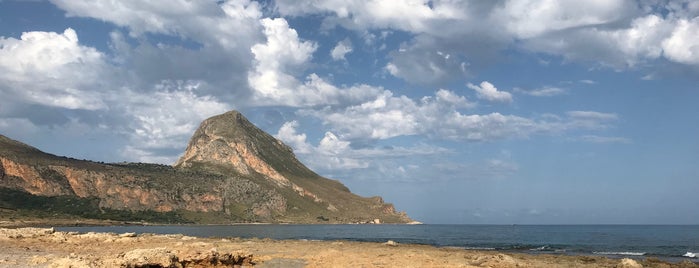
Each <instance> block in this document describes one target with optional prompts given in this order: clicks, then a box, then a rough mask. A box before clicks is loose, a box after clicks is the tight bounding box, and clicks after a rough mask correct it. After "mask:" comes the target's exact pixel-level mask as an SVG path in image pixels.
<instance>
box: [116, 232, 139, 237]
mask: <svg viewBox="0 0 699 268" xmlns="http://www.w3.org/2000/svg"><path fill="white" fill-rule="evenodd" d="M119 237H136V233H123V234H120V235H119Z"/></svg>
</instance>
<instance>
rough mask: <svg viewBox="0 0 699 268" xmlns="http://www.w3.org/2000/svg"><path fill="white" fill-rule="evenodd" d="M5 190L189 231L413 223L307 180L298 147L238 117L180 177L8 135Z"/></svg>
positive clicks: (201, 132)
mask: <svg viewBox="0 0 699 268" xmlns="http://www.w3.org/2000/svg"><path fill="white" fill-rule="evenodd" d="M2 189H5V190H3V191H18V192H21V193H26V194H27V195H29V196H30V198H31V197H37V198H38V199H36V200H38V201H36V202H34V203H37V202H38V203H41V202H46V201H45V200H49V199H41V198H39V197H57V198H56V199H50V200H52V201H51V202H58V203H60V202H66V205H65V206H64V205H62V204H52V205H51V206H50V207H51V209H57V207H56V206H58V209H59V210H61V211H63V210H65V211H68V212H70V211H71V210H90V209H92V210H95V212H94V213H93V212H90V213H85V211H81V214H80V215H82V216H85V215H88V216H95V215H96V216H98V217H107V216H105V215H104V214H105V211H117V212H118V211H125V212H134V213H136V212H139V213H140V212H143V211H150V212H153V213H156V214H157V213H176V215H177V217H179V219H180V220H182V221H186V222H216V223H229V222H295V223H313V222H337V223H348V222H373V221H374V219H379V220H380V221H381V222H409V221H410V219H409V218H408V217H407V216H406V215H405V214H404V213H397V212H396V211H395V209H394V207H393V205H391V204H386V203H384V202H383V200H382V199H381V198H380V197H374V198H363V197H359V196H357V195H354V194H352V193H351V192H350V191H349V190H348V189H347V188H346V187H345V186H344V185H342V184H341V183H340V182H338V181H334V180H329V179H326V178H323V177H321V176H319V175H317V174H316V173H314V172H313V171H311V170H309V169H308V168H307V167H305V166H304V165H303V164H302V163H301V162H300V161H299V160H298V159H296V157H295V156H294V154H293V151H292V149H291V148H290V147H288V146H286V145H285V144H284V143H282V142H281V141H279V140H277V139H275V138H274V137H272V136H271V135H269V134H267V133H265V132H263V131H262V130H260V129H258V128H257V127H255V126H254V125H253V124H252V123H250V122H249V121H248V120H247V119H246V118H245V117H244V116H243V115H242V114H240V113H238V112H236V111H231V112H228V113H225V114H222V115H217V116H214V117H212V118H209V119H207V120H205V121H204V122H202V123H201V126H200V127H199V129H197V130H196V132H195V133H194V135H193V137H192V139H191V140H190V142H189V144H188V146H187V149H186V151H185V152H184V155H183V156H182V157H181V158H180V159H179V161H177V163H175V165H174V167H170V166H163V165H155V164H142V163H138V164H133V163H131V164H128V163H124V164H105V163H96V162H91V161H81V160H75V159H70V158H66V157H59V156H54V155H50V154H46V153H43V152H41V151H39V150H37V149H35V148H33V147H30V146H28V145H26V144H23V143H20V142H17V141H14V140H11V139H9V138H6V137H4V136H1V135H0V190H2ZM0 194H1V193H0ZM9 196H21V195H16V194H15V195H8V194H5V197H2V196H0V207H3V206H4V207H7V206H22V205H21V204H22V203H21V202H19V203H18V202H16V201H17V200H9V198H10V197H9ZM3 198H4V199H3ZM66 198H67V199H66ZM56 200H59V201H56ZM60 200H63V201H60ZM65 200H68V201H65ZM81 200H83V201H84V202H82V201H81ZM85 200H87V201H85ZM88 201H89V202H88ZM13 204H14V205H13ZM18 204H19V205H18ZM75 204H88V205H90V204H94V207H87V208H85V207H80V208H78V207H76V206H77V205H75ZM88 205H85V206H88ZM38 207H39V208H44V207H46V205H43V206H42V205H41V204H39V206H38ZM19 209H21V208H19ZM100 213H101V214H100ZM117 214H119V213H117ZM108 215H111V214H108ZM119 215H122V216H123V215H131V214H119ZM139 215H140V214H139ZM149 215H150V214H149ZM168 215H170V214H168ZM124 217H127V216H124ZM122 218H123V217H122ZM168 219H169V218H168Z"/></svg>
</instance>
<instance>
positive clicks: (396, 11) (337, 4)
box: [275, 0, 463, 32]
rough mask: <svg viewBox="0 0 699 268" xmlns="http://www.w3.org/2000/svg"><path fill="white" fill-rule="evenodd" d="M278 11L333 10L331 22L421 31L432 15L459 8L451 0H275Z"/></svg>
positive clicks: (456, 12) (446, 15)
mask: <svg viewBox="0 0 699 268" xmlns="http://www.w3.org/2000/svg"><path fill="white" fill-rule="evenodd" d="M275 3H276V6H277V10H279V12H280V13H281V14H282V15H291V16H297V15H305V14H315V13H321V14H327V13H331V14H333V15H334V16H333V19H334V20H335V23H339V24H343V25H345V26H350V27H359V28H363V29H366V28H395V29H399V30H404V31H410V32H424V31H427V30H428V29H429V23H430V21H432V20H436V19H451V18H458V17H461V16H462V15H463V14H461V12H460V9H458V8H456V4H455V3H453V2H451V1H427V0H417V1H415V0H370V1H359V0H350V1H340V0H331V1H314V0H304V1H292V0H278V1H275Z"/></svg>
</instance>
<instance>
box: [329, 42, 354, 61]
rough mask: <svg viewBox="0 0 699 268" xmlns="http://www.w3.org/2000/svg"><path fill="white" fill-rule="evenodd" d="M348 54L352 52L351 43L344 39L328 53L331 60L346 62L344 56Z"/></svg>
mask: <svg viewBox="0 0 699 268" xmlns="http://www.w3.org/2000/svg"><path fill="white" fill-rule="evenodd" d="M350 52H352V42H351V41H350V40H349V39H345V40H343V41H340V42H338V43H337V45H335V47H334V48H333V49H332V50H331V51H330V56H331V57H332V58H333V60H346V59H345V55H347V53H350Z"/></svg>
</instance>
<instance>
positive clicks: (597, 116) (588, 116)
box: [567, 111, 619, 121]
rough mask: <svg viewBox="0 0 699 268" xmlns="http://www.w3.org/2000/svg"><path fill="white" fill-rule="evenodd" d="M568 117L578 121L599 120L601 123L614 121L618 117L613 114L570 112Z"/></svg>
mask: <svg viewBox="0 0 699 268" xmlns="http://www.w3.org/2000/svg"><path fill="white" fill-rule="evenodd" d="M567 114H568V116H570V117H571V118H573V119H580V120H601V121H608V120H616V119H618V118H619V116H618V115H616V114H613V113H602V112H595V111H570V112H567Z"/></svg>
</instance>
